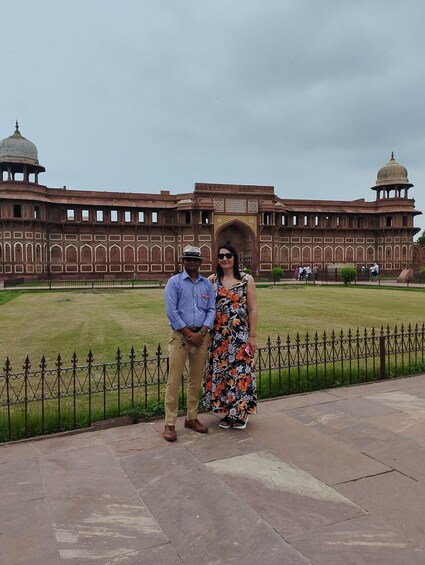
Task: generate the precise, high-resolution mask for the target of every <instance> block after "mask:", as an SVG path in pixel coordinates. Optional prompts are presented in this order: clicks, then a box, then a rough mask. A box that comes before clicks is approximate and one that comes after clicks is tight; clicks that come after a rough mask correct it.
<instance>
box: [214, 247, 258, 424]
mask: <svg viewBox="0 0 425 565" xmlns="http://www.w3.org/2000/svg"><path fill="white" fill-rule="evenodd" d="M209 279H210V280H211V282H212V283H213V285H214V290H215V293H216V309H217V313H216V318H215V323H214V327H213V330H212V339H211V343H210V347H209V352H208V363H207V369H206V375H205V383H204V405H205V407H206V408H207V409H208V410H209V411H211V412H221V413H224V414H225V416H224V418H223V419H222V420H220V423H219V426H220V428H224V429H228V428H230V427H233V428H234V429H237V430H243V429H245V428H246V425H247V422H248V416H249V414H254V413H255V412H256V411H257V392H256V385H255V375H254V353H255V351H256V349H257V341H256V329H257V295H256V289H255V283H254V279H253V278H252V276H251V275H248V274H245V273H244V274H241V273H240V271H239V261H238V253H237V251H236V249H235V247H234V246H233V245H232V244H230V243H226V244H225V245H221V246H220V247H219V249H218V265H217V272H216V274H215V275H212V276H211V277H209Z"/></svg>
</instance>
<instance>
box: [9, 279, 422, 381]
mask: <svg viewBox="0 0 425 565" xmlns="http://www.w3.org/2000/svg"><path fill="white" fill-rule="evenodd" d="M6 294H7V298H8V300H7V301H6V300H3V301H2V296H4V297H6ZM11 295H12V296H11ZM163 295H164V290H163V289H129V290H106V289H105V290H87V291H75V290H73V291H60V292H55V291H51V292H19V293H16V297H15V294H14V293H11V292H8V293H6V292H5V293H4V294H2V293H0V332H1V334H0V335H1V339H0V363H1V364H2V366H4V362H5V360H6V357H9V359H10V361H11V363H12V368H13V371H18V370H20V369H21V367H22V364H23V362H24V360H25V357H26V356H27V355H28V356H29V358H30V360H31V363H32V365H33V367H36V366H37V365H38V363H39V362H40V359H41V356H42V355H45V356H46V359H47V360H48V364H49V366H50V367H51V366H52V364H54V360H55V358H56V356H57V355H58V353H61V355H62V358H63V363H64V366H68V365H69V364H70V359H71V356H72V354H73V352H74V351H76V353H77V356H78V358H79V362H80V363H85V359H86V356H87V353H88V351H89V349H91V350H92V352H93V354H94V358H95V362H102V361H113V360H114V359H115V353H116V349H117V348H118V347H119V348H120V349H121V352H122V354H123V356H124V357H125V358H128V355H129V352H130V349H131V347H132V346H133V347H134V348H135V350H136V355H137V356H140V352H141V351H142V349H143V346H144V345H145V344H146V345H147V347H148V351H149V353H150V354H152V355H153V354H154V353H155V350H156V348H157V346H158V344H161V346H162V348H163V350H164V352H166V351H167V336H168V323H167V318H166V315H165V311H164V303H163ZM10 298H13V299H12V300H10ZM258 305H259V327H258V332H257V334H258V341H259V345H260V346H261V345H265V343H266V341H267V337H268V336H270V337H271V338H272V340H275V339H276V337H277V336H278V335H280V336H281V338H282V339H285V338H286V335H287V334H288V333H289V334H291V336H295V335H296V333H297V332H299V333H300V336H301V339H304V337H305V334H306V332H307V331H308V332H309V334H310V336H311V337H313V336H314V334H315V332H316V331H317V332H318V333H319V335H320V336H321V335H322V334H323V331H324V330H326V331H327V332H329V331H332V329H334V330H335V331H336V332H338V333H339V332H340V330H341V329H343V330H344V331H346V330H348V328H352V329H354V330H355V329H356V328H357V327H359V328H360V329H361V330H362V331H363V329H364V328H365V327H367V328H372V326H375V328H380V326H381V325H382V324H384V325H386V324H389V325H390V327H391V328H393V327H394V325H396V324H397V325H401V324H403V323H404V324H406V325H407V324H408V323H411V324H416V323H418V324H422V323H423V322H424V321H425V293H424V291H423V290H422V289H420V290H414V289H409V290H406V289H392V288H391V289H385V288H376V287H375V288H369V287H356V286H352V287H343V286H331V285H329V286H327V285H323V286H321V285H305V284H302V285H276V286H273V285H271V286H270V287H268V288H259V289H258Z"/></svg>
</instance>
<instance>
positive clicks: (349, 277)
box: [339, 267, 356, 285]
mask: <svg viewBox="0 0 425 565" xmlns="http://www.w3.org/2000/svg"><path fill="white" fill-rule="evenodd" d="M339 276H340V277H341V280H342V282H343V283H344V284H345V285H347V284H350V283H351V282H353V281H354V280H355V278H356V269H355V268H354V267H343V268H342V269H341V271H340V273H339Z"/></svg>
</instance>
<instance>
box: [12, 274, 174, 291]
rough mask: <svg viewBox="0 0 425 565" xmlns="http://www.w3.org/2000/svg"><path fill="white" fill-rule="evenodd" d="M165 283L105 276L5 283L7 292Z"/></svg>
mask: <svg viewBox="0 0 425 565" xmlns="http://www.w3.org/2000/svg"><path fill="white" fill-rule="evenodd" d="M163 285H164V281H162V280H160V279H140V278H128V279H115V278H109V277H107V276H105V277H104V278H102V279H66V280H60V279H46V280H26V279H24V278H23V277H20V278H15V279H8V280H5V281H4V288H5V289H7V290H29V289H31V290H32V289H35V290H61V289H64V290H68V289H83V290H84V289H94V288H96V289H99V288H107V289H110V288H140V287H143V288H146V287H161V286H163Z"/></svg>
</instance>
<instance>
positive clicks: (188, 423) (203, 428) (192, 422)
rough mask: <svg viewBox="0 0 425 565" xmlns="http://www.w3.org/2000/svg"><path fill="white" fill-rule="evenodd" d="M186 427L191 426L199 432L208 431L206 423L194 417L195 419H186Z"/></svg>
mask: <svg viewBox="0 0 425 565" xmlns="http://www.w3.org/2000/svg"><path fill="white" fill-rule="evenodd" d="M184 427H185V428H190V429H191V430H193V431H194V432H199V433H200V434H206V433H208V428H207V426H204V424H201V422H200V421H199V420H196V419H194V420H187V419H186V420H185V421H184Z"/></svg>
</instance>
